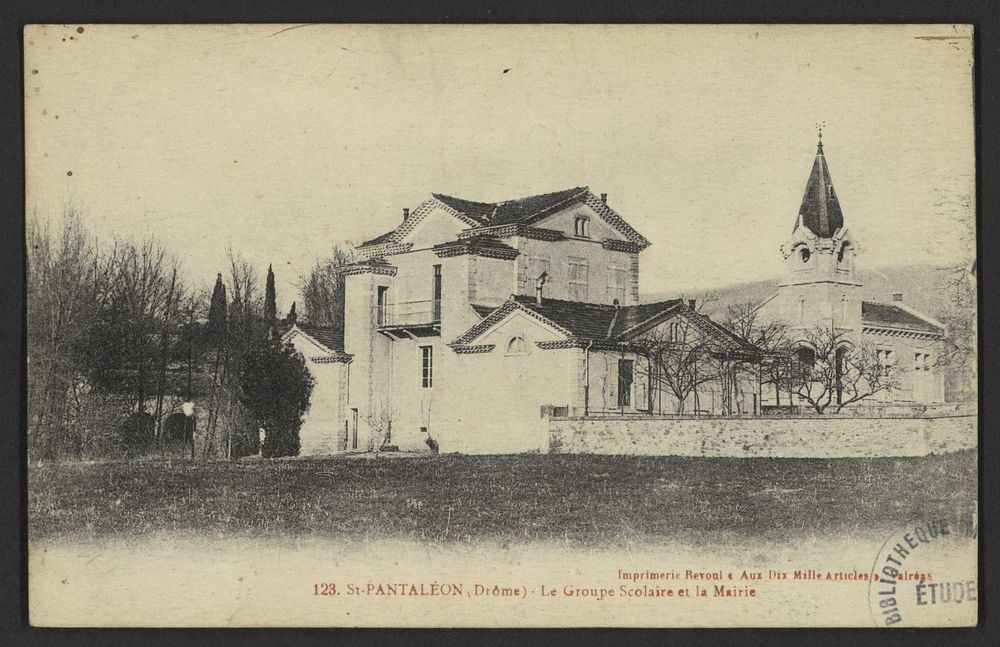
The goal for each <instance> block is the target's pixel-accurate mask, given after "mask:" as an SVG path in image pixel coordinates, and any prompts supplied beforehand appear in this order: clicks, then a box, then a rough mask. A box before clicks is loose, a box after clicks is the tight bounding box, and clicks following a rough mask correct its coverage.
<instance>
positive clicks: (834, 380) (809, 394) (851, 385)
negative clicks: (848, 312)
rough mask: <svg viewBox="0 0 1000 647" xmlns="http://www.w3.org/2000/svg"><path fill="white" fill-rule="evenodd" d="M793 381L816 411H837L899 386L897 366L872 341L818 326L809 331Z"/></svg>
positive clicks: (802, 397) (795, 388)
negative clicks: (829, 408) (832, 408)
mask: <svg viewBox="0 0 1000 647" xmlns="http://www.w3.org/2000/svg"><path fill="white" fill-rule="evenodd" d="M805 341H806V342H807V343H808V346H804V347H801V348H800V349H799V351H798V352H799V357H798V359H799V361H798V363H797V370H796V371H794V374H793V376H792V377H791V378H790V382H791V383H792V384H793V390H794V392H795V394H796V395H797V396H798V397H800V398H801V399H802V400H804V401H805V402H807V403H809V405H810V406H812V407H813V409H815V410H816V413H824V412H825V411H826V409H827V408H828V407H830V406H833V407H834V411H835V413H840V411H841V410H842V409H843V408H844V407H846V406H849V405H851V404H855V403H856V402H860V401H861V400H864V399H866V398H870V397H872V396H874V395H876V394H879V393H883V392H885V393H891V392H892V391H893V390H894V389H897V388H899V378H898V369H897V366H896V364H895V362H894V361H893V360H892V358H891V357H890V356H888V354H886V353H884V352H883V351H879V350H878V349H876V348H875V346H873V345H872V344H870V343H867V342H863V341H862V342H860V343H852V341H851V335H850V331H847V330H844V329H840V328H835V327H833V326H817V327H816V328H812V329H810V330H808V331H807V332H806V335H805Z"/></svg>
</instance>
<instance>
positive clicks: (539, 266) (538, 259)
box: [528, 256, 552, 289]
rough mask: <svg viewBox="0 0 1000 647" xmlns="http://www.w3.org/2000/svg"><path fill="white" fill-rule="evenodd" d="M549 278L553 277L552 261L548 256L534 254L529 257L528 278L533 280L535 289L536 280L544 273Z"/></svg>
mask: <svg viewBox="0 0 1000 647" xmlns="http://www.w3.org/2000/svg"><path fill="white" fill-rule="evenodd" d="M543 272H544V273H545V275H546V276H547V277H548V278H550V279H551V278H552V263H550V262H549V257H548V256H533V257H531V258H529V259H528V280H529V281H531V287H532V289H534V287H535V283H534V282H535V281H537V280H538V277H539V276H541V275H542V273H543Z"/></svg>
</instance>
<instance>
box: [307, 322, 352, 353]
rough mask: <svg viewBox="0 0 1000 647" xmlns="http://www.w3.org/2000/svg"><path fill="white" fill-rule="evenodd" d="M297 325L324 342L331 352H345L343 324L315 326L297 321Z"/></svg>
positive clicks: (320, 341)
mask: <svg viewBox="0 0 1000 647" xmlns="http://www.w3.org/2000/svg"><path fill="white" fill-rule="evenodd" d="M295 325H296V326H297V327H298V328H299V329H300V330H302V332H304V333H305V334H307V335H309V336H310V337H312V338H313V339H315V340H316V341H318V342H319V343H321V344H323V346H325V347H326V348H327V349H328V350H329V351H330V352H332V353H343V352H344V327H343V326H313V325H310V324H305V323H296V324H295Z"/></svg>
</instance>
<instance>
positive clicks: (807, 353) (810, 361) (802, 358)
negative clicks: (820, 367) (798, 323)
mask: <svg viewBox="0 0 1000 647" xmlns="http://www.w3.org/2000/svg"><path fill="white" fill-rule="evenodd" d="M795 359H796V360H798V362H799V365H800V366H803V367H805V368H812V367H813V366H815V365H816V351H814V350H813V349H812V348H809V347H808V346H799V347H798V348H796V349H795Z"/></svg>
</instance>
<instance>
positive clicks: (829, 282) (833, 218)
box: [762, 135, 945, 405]
mask: <svg viewBox="0 0 1000 647" xmlns="http://www.w3.org/2000/svg"><path fill="white" fill-rule="evenodd" d="M858 251H859V246H858V243H857V242H856V241H855V239H854V237H853V236H852V235H851V232H850V230H849V229H848V228H847V226H846V224H845V221H844V214H843V212H842V210H841V206H840V201H839V199H838V197H837V192H836V190H835V189H834V185H833V181H832V179H831V176H830V169H829V167H828V166H827V161H826V155H825V153H824V150H823V140H822V135H821V136H820V141H819V144H818V145H817V150H816V158H815V160H814V162H813V167H812V171H811V173H810V175H809V180H808V181H807V183H806V190H805V194H804V195H803V198H802V203H801V205H800V207H799V213H798V215H797V217H796V219H795V224H794V226H793V228H792V233H791V236H790V237H789V238H788V240H786V241H785V242H784V243H783V244H782V245H781V255H782V257H783V259H784V275H783V277H782V280H781V281H780V283H779V284H778V289H777V292H776V293H775V294H773V295H772V296H771V297H770V298H769V299H768V300H767V301H766V302H765V303H764V305H763V307H762V314H763V318H765V319H768V320H772V321H779V322H782V323H784V324H785V325H787V326H788V331H789V335H790V337H791V338H792V340H793V341H794V342H795V343H796V344H797V345H798V347H799V350H800V353H801V355H802V357H803V358H804V360H805V361H810V352H812V351H813V350H814V349H812V348H811V347H810V342H809V338H810V336H811V332H812V331H816V330H818V329H826V330H834V331H838V332H842V333H843V337H842V338H843V344H844V345H845V347H855V346H858V345H860V344H865V345H868V346H869V347H872V348H874V349H875V352H876V353H877V357H878V359H879V361H880V362H883V363H885V364H886V365H890V366H891V367H892V369H893V372H894V374H895V376H896V377H895V381H896V385H895V388H892V389H889V390H886V391H882V392H879V393H877V394H875V395H874V396H872V398H871V400H866V401H865V402H864V404H866V405H868V404H872V403H873V402H874V403H880V404H899V405H913V404H917V405H925V404H935V403H940V402H942V401H943V399H944V374H943V371H942V370H941V369H940V368H939V366H938V362H937V359H938V354H939V352H940V345H941V343H942V339H943V335H944V332H945V330H944V325H943V324H942V323H941V322H939V321H937V320H936V319H934V318H933V317H930V316H929V315H926V314H924V313H922V312H919V311H917V310H916V309H914V308H912V307H910V306H909V305H907V304H906V303H905V302H904V301H903V294H902V293H896V294H895V295H894V296H893V301H892V302H891V303H876V302H872V301H866V300H864V299H863V298H862V288H863V287H864V286H863V285H862V283H860V282H859V281H858V279H857V277H856V274H855V261H856V258H857V255H858ZM845 352H846V351H845ZM792 400H793V401H794V400H795V398H792ZM785 402H786V403H787V402H788V400H787V399H786V400H785ZM776 403H778V404H780V403H781V396H780V394H779V393H776V389H775V387H774V386H770V387H769V388H768V389H766V391H765V394H764V404H766V405H767V404H771V405H773V404H776ZM859 404H860V403H859Z"/></svg>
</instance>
